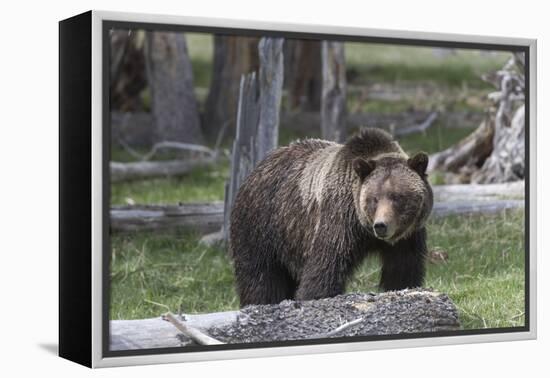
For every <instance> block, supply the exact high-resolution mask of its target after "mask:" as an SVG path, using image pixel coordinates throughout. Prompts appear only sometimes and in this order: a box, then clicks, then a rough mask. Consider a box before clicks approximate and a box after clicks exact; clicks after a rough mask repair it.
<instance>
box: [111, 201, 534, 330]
mask: <svg viewBox="0 0 550 378" xmlns="http://www.w3.org/2000/svg"><path fill="white" fill-rule="evenodd" d="M428 229H429V249H430V250H434V249H436V250H440V251H445V252H446V253H447V254H448V260H447V261H446V262H443V263H438V264H433V263H429V264H428V267H427V277H426V285H425V286H426V287H431V288H433V289H435V290H438V291H440V292H445V293H447V294H448V295H449V296H450V298H451V299H452V300H453V302H454V303H455V304H456V306H457V307H458V309H459V311H460V319H461V322H462V325H463V327H464V328H465V329H479V328H493V327H512V326H520V325H522V324H523V322H524V315H523V310H524V245H523V240H524V234H523V230H524V229H523V213H521V212H508V213H503V214H501V215H498V216H468V217H464V216H454V217H448V218H444V219H437V220H432V221H431V222H430V223H429V225H428ZM111 242H112V271H111V282H112V290H111V293H112V294H111V295H112V298H111V318H112V319H134V318H145V317H152V316H158V315H159V314H160V313H162V312H164V311H166V310H168V309H169V310H171V311H180V310H182V311H183V312H186V313H200V312H213V311H224V310H230V309H237V308H238V305H239V304H238V299H237V297H236V294H235V290H234V281H233V271H232V266H231V262H230V260H229V258H228V257H227V256H226V254H225V252H224V251H223V250H220V249H217V248H212V247H204V246H202V245H200V244H199V243H198V237H197V236H196V235H191V234H165V235H159V234H149V233H138V234H127V235H114V236H113V237H112V241H111ZM379 275H380V266H379V263H378V261H377V259H376V258H369V259H367V261H365V262H364V263H363V265H362V266H361V267H360V268H359V269H358V270H357V272H356V274H355V275H354V277H353V279H352V280H351V282H350V283H349V285H348V292H353V291H362V292H368V291H377V290H378V289H377V284H378V279H379Z"/></svg>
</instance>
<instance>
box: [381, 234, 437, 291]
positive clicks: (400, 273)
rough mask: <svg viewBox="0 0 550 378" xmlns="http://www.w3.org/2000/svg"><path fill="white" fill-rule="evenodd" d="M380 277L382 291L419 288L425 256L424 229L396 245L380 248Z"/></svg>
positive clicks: (422, 278)
mask: <svg viewBox="0 0 550 378" xmlns="http://www.w3.org/2000/svg"><path fill="white" fill-rule="evenodd" d="M381 252H382V276H381V278H380V287H381V288H382V289H384V290H401V289H406V288H413V287H421V286H422V285H423V284H424V275H425V271H426V267H425V259H426V254H427V247H426V229H425V228H422V229H420V230H418V231H416V232H414V233H413V234H412V235H411V236H409V237H407V238H404V239H401V240H399V241H398V242H397V243H395V244H393V245H390V244H387V245H385V246H383V247H382V251H381Z"/></svg>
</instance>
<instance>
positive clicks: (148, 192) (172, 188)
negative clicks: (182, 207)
mask: <svg viewBox="0 0 550 378" xmlns="http://www.w3.org/2000/svg"><path fill="white" fill-rule="evenodd" d="M228 177H229V162H228V161H223V162H220V163H218V164H216V165H212V166H210V167H206V168H197V169H195V170H193V171H192V172H191V173H189V174H188V175H186V176H183V177H171V178H158V179H152V180H141V181H133V182H132V181H131V182H117V183H113V184H112V185H111V203H112V204H114V205H123V204H128V203H132V202H133V203H140V204H174V203H179V202H208V201H221V200H223V196H224V187H225V182H226V180H227V178H228Z"/></svg>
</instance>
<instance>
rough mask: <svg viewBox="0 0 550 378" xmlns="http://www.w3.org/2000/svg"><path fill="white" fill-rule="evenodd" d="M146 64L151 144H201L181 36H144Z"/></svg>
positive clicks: (195, 102) (182, 37) (189, 75)
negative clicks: (149, 100) (150, 105)
mask: <svg viewBox="0 0 550 378" xmlns="http://www.w3.org/2000/svg"><path fill="white" fill-rule="evenodd" d="M146 63H147V78H148V81H149V88H150V90H151V104H152V113H153V124H154V129H155V132H154V142H160V141H166V140H169V141H175V142H186V143H196V144H200V143H202V141H203V136H202V132H201V128H200V119H199V110H198V105H197V100H196V99H195V93H194V89H193V71H192V69H191V62H190V60H189V55H188V52H187V44H186V42H185V37H184V35H183V34H181V33H172V32H147V38H146Z"/></svg>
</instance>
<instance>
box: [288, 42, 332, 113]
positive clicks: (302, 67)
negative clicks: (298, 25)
mask: <svg viewBox="0 0 550 378" xmlns="http://www.w3.org/2000/svg"><path fill="white" fill-rule="evenodd" d="M285 87H286V88H287V93H288V96H287V98H288V101H287V109H288V110H290V111H293V110H300V111H310V112H312V111H313V112H318V111H320V110H321V92H322V90H323V79H322V70H321V42H320V41H315V40H311V41H309V40H302V39H291V40H286V42H285Z"/></svg>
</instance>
